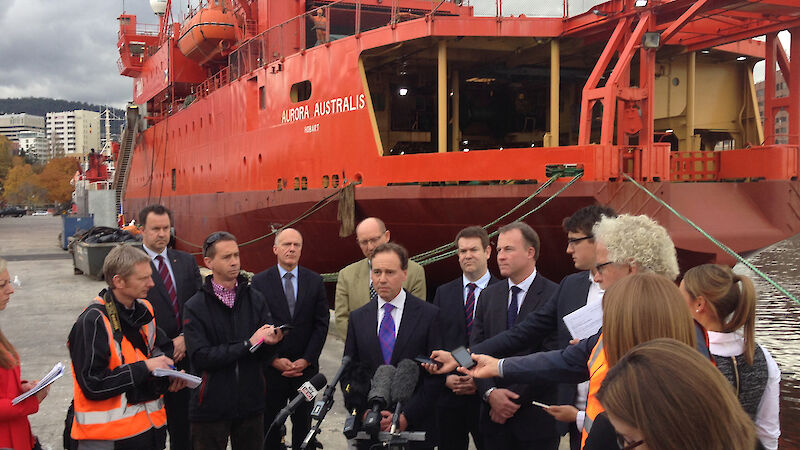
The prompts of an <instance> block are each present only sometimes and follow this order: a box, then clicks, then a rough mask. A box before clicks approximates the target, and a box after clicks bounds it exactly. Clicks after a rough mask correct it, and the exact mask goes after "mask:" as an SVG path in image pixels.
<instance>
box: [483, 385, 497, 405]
mask: <svg viewBox="0 0 800 450" xmlns="http://www.w3.org/2000/svg"><path fill="white" fill-rule="evenodd" d="M493 390H495V388H493V387H490V388H489V389H487V390H486V392H484V393H483V401H485V402H487V403H488V402H489V395H491V393H492V391H493Z"/></svg>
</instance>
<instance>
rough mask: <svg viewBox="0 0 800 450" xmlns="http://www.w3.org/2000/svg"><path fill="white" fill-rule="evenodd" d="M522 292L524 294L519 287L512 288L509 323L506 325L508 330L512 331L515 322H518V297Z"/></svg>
mask: <svg viewBox="0 0 800 450" xmlns="http://www.w3.org/2000/svg"><path fill="white" fill-rule="evenodd" d="M520 292H522V289H520V288H519V287H518V286H511V303H509V304H508V321H507V323H506V325H507V326H508V329H511V327H513V326H514V322H516V321H517V313H518V312H519V300H517V296H518V295H519V293H520Z"/></svg>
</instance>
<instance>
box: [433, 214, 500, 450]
mask: <svg viewBox="0 0 800 450" xmlns="http://www.w3.org/2000/svg"><path fill="white" fill-rule="evenodd" d="M455 243H456V247H457V251H458V264H459V266H460V267H461V273H462V274H461V276H460V277H458V278H456V279H455V280H453V281H451V282H449V283H445V284H443V285H441V286H439V287H438V288H437V289H436V295H435V296H434V297H433V304H434V305H436V306H438V307H439V309H440V315H439V324H440V326H441V330H442V345H443V346H444V347H443V348H444V349H446V350H449V351H452V350H453V349H455V348H456V347H460V346H465V347H469V337H470V334H471V333H472V326H473V324H474V321H475V310H476V308H475V306H476V304H477V300H478V297H479V296H480V295H481V292H482V291H483V290H484V289H486V287H487V286H489V285H491V284H494V283H496V282H498V281H500V280H499V279H497V278H495V277H494V276H493V275H492V274H491V273H489V269H488V263H489V258H490V257H491V255H492V247H491V245H490V244H489V235H488V234H487V233H486V230H484V229H483V228H481V227H478V226H473V227H467V228H464V229H463V230H461V231H459V232H458V234H457V235H456V240H455ZM445 387H446V389H445V390H444V392H443V393H442V395H441V396H440V397H439V403H438V404H437V405H436V419H437V421H438V426H439V450H467V448H468V447H469V435H470V434H472V440H473V442H475V447H477V449H478V450H483V448H484V446H483V438H482V437H481V436H480V434H479V433H478V418H479V417H480V410H481V398H480V396H479V395H478V394H477V392H476V389H477V388H476V385H475V381H474V380H473V379H472V377H470V376H465V375H461V374H459V373H457V372H453V373H450V374H448V375H446V378H445Z"/></svg>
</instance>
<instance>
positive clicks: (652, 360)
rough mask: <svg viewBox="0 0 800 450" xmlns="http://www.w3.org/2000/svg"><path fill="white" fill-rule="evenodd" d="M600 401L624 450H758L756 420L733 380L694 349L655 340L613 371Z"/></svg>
mask: <svg viewBox="0 0 800 450" xmlns="http://www.w3.org/2000/svg"><path fill="white" fill-rule="evenodd" d="M597 398H598V399H599V400H600V403H602V404H603V406H604V407H605V409H606V413H607V414H608V418H609V420H611V423H612V424H613V425H614V428H615V430H616V436H617V440H618V443H619V448H623V449H634V448H635V449H636V450H753V449H754V448H755V447H756V437H755V430H754V427H753V422H752V421H751V420H750V418H749V417H748V416H747V414H746V413H745V412H744V410H743V409H742V407H741V405H740V404H739V402H738V400H737V398H736V396H735V395H734V393H733V390H732V389H731V388H730V385H729V383H728V381H727V380H726V379H725V377H723V376H722V374H721V373H720V372H719V371H718V370H717V369H715V368H714V366H713V365H712V364H710V363H709V361H708V359H706V358H704V357H702V356H701V355H700V354H699V353H698V352H696V351H695V350H694V349H692V348H691V347H689V346H687V345H686V344H684V343H681V342H678V341H675V340H673V339H655V340H652V341H649V342H646V343H643V344H641V345H637V346H636V347H634V348H633V349H632V350H631V351H630V352H628V354H627V355H625V356H624V357H623V358H622V359H620V361H619V362H618V363H617V364H616V365H615V366H614V367H613V368H612V369H611V370H609V371H608V375H606V379H605V381H604V382H603V387H601V388H600V390H599V391H598V392H597Z"/></svg>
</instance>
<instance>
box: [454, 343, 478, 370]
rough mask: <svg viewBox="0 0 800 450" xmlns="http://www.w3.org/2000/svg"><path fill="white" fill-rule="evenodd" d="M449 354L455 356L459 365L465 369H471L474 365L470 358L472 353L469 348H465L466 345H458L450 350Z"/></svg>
mask: <svg viewBox="0 0 800 450" xmlns="http://www.w3.org/2000/svg"><path fill="white" fill-rule="evenodd" d="M450 354H452V355H453V358H455V360H456V362H457V363H458V365H459V366H461V367H463V368H465V369H471V368H473V367H475V361H473V360H472V354H471V353H470V352H469V350H467V348H466V347H464V346H461V347H458V348H456V349H454V350H453V351H452V352H450Z"/></svg>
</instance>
